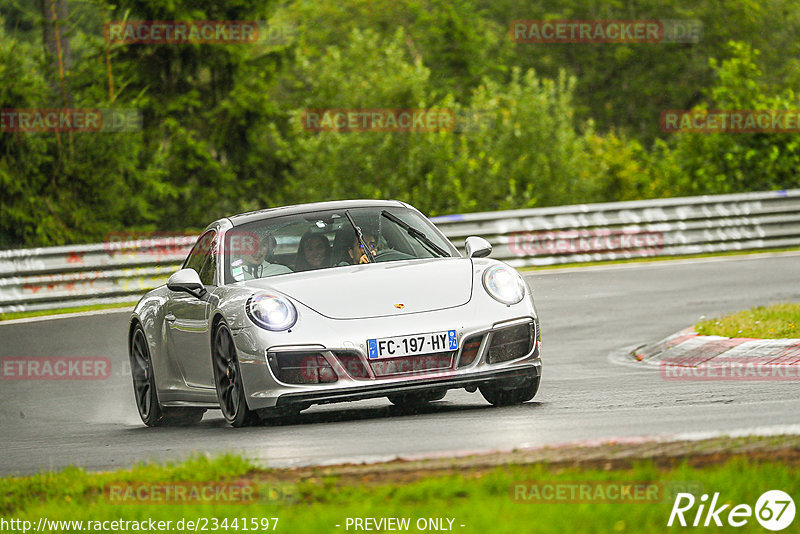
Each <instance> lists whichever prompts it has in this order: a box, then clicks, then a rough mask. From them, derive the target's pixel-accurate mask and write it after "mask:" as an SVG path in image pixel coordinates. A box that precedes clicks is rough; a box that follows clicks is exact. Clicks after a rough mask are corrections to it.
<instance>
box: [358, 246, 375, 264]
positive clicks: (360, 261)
mask: <svg viewBox="0 0 800 534" xmlns="http://www.w3.org/2000/svg"><path fill="white" fill-rule="evenodd" d="M370 252H371V253H372V257H373V258H374V257H375V256H376V255H377V253H378V251H376V250H375V249H374V248H373V249H372V250H370ZM358 263H369V259H368V258H367V255H366V254H362V255H361V259H360V260H358Z"/></svg>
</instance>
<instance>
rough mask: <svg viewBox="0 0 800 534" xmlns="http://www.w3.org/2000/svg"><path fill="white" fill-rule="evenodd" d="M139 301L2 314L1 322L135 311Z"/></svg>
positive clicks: (0, 316) (0, 314) (0, 315)
mask: <svg viewBox="0 0 800 534" xmlns="http://www.w3.org/2000/svg"><path fill="white" fill-rule="evenodd" d="M137 302H138V300H133V301H130V302H110V303H108V304H91V305H88V306H73V307H71V308H57V309H54V310H36V311H24V312H8V313H0V321H8V320H11V319H26V318H28V317H46V316H48V315H61V314H64V313H78V312H85V311H95V310H110V309H114V308H130V309H133V307H134V306H136V303H137Z"/></svg>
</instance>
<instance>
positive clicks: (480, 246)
mask: <svg viewBox="0 0 800 534" xmlns="http://www.w3.org/2000/svg"><path fill="white" fill-rule="evenodd" d="M464 248H466V250H467V257H468V258H485V257H486V256H488V255H489V254H491V253H492V244H491V243H489V242H488V241H486V240H485V239H484V238H482V237H478V236H474V235H472V236H469V237H468V238H467V240H466V241H465V242H464Z"/></svg>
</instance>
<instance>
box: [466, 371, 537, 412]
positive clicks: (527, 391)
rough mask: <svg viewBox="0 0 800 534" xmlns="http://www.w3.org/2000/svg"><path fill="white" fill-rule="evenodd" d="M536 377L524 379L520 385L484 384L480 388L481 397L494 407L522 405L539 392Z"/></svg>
mask: <svg viewBox="0 0 800 534" xmlns="http://www.w3.org/2000/svg"><path fill="white" fill-rule="evenodd" d="M539 379H540V377H538V376H533V377H529V378H526V379H525V380H524V381H523V382H522V384H513V385H512V384H508V383H503V382H500V383H498V384H486V385H483V386H481V387H480V390H481V395H483V398H484V399H486V400H487V401H488V402H489V404H492V405H494V406H511V405H513V404H522V403H523V402H527V401H529V400H531V399H532V398H533V397H535V396H536V392H537V391H539Z"/></svg>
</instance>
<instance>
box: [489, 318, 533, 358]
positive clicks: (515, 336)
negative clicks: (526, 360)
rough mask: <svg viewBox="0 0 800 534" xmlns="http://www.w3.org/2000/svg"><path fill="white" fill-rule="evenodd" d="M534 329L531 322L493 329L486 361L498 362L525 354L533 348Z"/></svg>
mask: <svg viewBox="0 0 800 534" xmlns="http://www.w3.org/2000/svg"><path fill="white" fill-rule="evenodd" d="M534 330H535V328H534V326H533V323H525V324H521V325H516V326H509V327H506V328H501V329H499V330H495V331H494V332H492V339H491V342H490V343H489V353H488V356H487V358H486V361H487V362H489V363H500V362H507V361H510V360H516V359H517V358H522V357H523V356H526V355H527V354H529V353H530V352H531V350H533V341H534Z"/></svg>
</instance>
